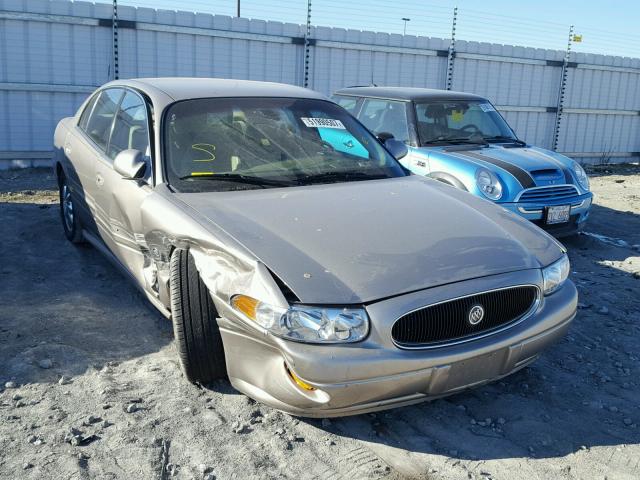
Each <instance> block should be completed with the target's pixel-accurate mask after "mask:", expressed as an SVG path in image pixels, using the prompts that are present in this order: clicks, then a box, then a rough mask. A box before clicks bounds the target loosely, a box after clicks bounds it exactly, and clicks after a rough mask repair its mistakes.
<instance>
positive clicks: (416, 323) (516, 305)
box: [391, 286, 538, 348]
mask: <svg viewBox="0 0 640 480" xmlns="http://www.w3.org/2000/svg"><path fill="white" fill-rule="evenodd" d="M537 297H538V288H537V287H535V286H522V287H512V288H506V289H502V290H494V291H491V292H485V293H479V294H476V295H472V296H469V297H463V298H458V299H455V300H449V301H447V302H443V303H438V304H436V305H431V306H428V307H424V308H421V309H420V310H416V311H414V312H411V313H408V314H406V315H404V316H402V317H400V318H399V319H398V320H397V321H396V322H395V323H394V325H393V328H392V329H391V336H392V338H393V340H394V342H395V343H396V344H397V345H398V346H400V347H407V348H420V347H425V348H426V347H430V346H439V345H442V344H446V343H451V342H456V341H459V340H461V339H467V338H472V337H474V336H476V335H479V334H485V333H488V332H491V331H492V330H496V329H498V328H501V327H504V326H507V325H509V324H510V323H513V322H515V321H517V320H519V319H520V318H522V317H523V316H524V315H525V314H526V313H527V312H528V311H529V310H530V309H531V308H532V306H533V305H534V303H535V302H536V300H537ZM476 305H480V306H481V307H482V309H483V310H484V316H483V317H482V318H481V320H480V321H479V322H478V323H476V324H475V325H473V324H472V322H470V320H469V318H470V313H471V309H472V308H473V307H474V306H476ZM473 320H474V321H475V320H477V317H476V318H474V319H473Z"/></svg>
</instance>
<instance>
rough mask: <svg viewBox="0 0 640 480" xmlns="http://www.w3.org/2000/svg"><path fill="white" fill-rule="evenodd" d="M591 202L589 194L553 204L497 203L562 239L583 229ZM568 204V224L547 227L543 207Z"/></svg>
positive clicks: (590, 194) (591, 195)
mask: <svg viewBox="0 0 640 480" xmlns="http://www.w3.org/2000/svg"><path fill="white" fill-rule="evenodd" d="M592 201H593V194H592V193H591V192H589V193H587V194H584V195H580V196H577V197H574V198H569V199H566V200H562V201H559V202H558V201H556V202H554V203H545V204H536V203H499V204H498V205H500V206H501V207H503V208H506V209H507V210H510V211H512V212H514V213H517V214H518V215H520V216H521V217H524V218H526V219H527V220H530V221H531V222H533V223H535V224H536V225H538V226H539V227H540V228H542V229H544V230H546V231H547V232H549V233H551V234H552V235H555V236H556V237H562V236H566V235H573V234H575V233H578V232H580V231H581V230H582V229H583V228H584V226H585V225H586V223H587V218H589V209H590V208H591V203H592ZM569 204H570V205H571V214H570V217H569V221H568V222H566V223H558V224H553V225H547V224H546V223H545V218H544V215H545V213H544V209H545V207H548V206H555V205H569Z"/></svg>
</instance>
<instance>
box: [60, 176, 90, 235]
mask: <svg viewBox="0 0 640 480" xmlns="http://www.w3.org/2000/svg"><path fill="white" fill-rule="evenodd" d="M58 190H59V194H60V220H62V228H63V229H64V236H65V237H67V240H69V241H70V242H71V243H76V244H78V243H83V242H84V238H83V236H82V225H81V224H80V219H79V218H78V214H77V212H76V210H75V205H74V202H73V196H72V195H71V188H70V187H69V183H68V182H67V177H65V175H64V173H62V172H60V177H59V180H58Z"/></svg>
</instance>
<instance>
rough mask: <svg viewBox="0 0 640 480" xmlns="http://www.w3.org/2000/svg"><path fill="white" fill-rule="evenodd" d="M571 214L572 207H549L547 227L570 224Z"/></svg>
mask: <svg viewBox="0 0 640 480" xmlns="http://www.w3.org/2000/svg"><path fill="white" fill-rule="evenodd" d="M570 213H571V205H558V206H555V207H547V225H551V224H554V223H564V222H568V221H569V214H570Z"/></svg>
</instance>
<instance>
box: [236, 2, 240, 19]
mask: <svg viewBox="0 0 640 480" xmlns="http://www.w3.org/2000/svg"><path fill="white" fill-rule="evenodd" d="M237 10H238V15H236V16H237V17H240V0H238V2H237Z"/></svg>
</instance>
